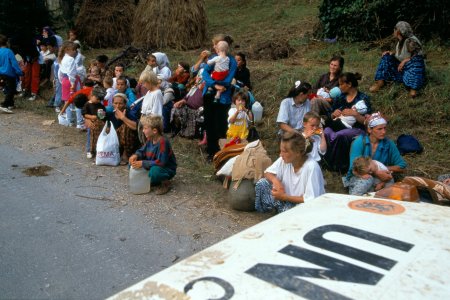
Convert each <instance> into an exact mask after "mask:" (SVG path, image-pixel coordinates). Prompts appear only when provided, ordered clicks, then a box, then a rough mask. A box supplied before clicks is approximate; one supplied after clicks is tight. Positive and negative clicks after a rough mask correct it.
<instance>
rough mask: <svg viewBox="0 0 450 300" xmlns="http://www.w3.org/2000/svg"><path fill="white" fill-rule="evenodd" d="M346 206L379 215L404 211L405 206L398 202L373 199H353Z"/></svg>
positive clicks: (396, 213) (397, 213)
mask: <svg viewBox="0 0 450 300" xmlns="http://www.w3.org/2000/svg"><path fill="white" fill-rule="evenodd" d="M348 207H350V208H351V209H354V210H361V211H367V212H371V213H375V214H380V215H399V214H402V213H403V212H404V211H405V207H403V206H401V205H400V204H397V203H393V202H389V201H385V200H375V199H361V200H354V201H351V202H350V203H349V204H348Z"/></svg>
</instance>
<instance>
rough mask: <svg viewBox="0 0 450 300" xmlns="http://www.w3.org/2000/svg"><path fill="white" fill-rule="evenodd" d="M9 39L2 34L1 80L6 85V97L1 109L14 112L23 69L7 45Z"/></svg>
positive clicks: (0, 44)
mask: <svg viewBox="0 0 450 300" xmlns="http://www.w3.org/2000/svg"><path fill="white" fill-rule="evenodd" d="M7 43H8V39H7V37H6V36H4V35H2V34H0V81H2V86H3V87H4V90H3V91H4V93H5V99H4V101H3V102H2V103H1V105H0V110H1V111H2V112H5V113H9V114H12V113H13V112H12V110H11V109H12V108H13V107H14V94H15V93H16V79H17V77H19V76H22V75H23V73H22V70H21V69H20V67H19V64H18V63H17V60H16V58H15V57H14V53H13V52H12V51H11V49H9V48H8V47H7Z"/></svg>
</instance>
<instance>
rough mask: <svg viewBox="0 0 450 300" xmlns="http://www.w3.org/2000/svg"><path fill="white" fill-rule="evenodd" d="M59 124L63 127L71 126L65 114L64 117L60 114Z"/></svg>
mask: <svg viewBox="0 0 450 300" xmlns="http://www.w3.org/2000/svg"><path fill="white" fill-rule="evenodd" d="M69 109H70V108H69ZM58 124H59V125H62V126H69V125H70V122H69V119H67V116H66V115H65V114H64V115H63V114H59V115H58Z"/></svg>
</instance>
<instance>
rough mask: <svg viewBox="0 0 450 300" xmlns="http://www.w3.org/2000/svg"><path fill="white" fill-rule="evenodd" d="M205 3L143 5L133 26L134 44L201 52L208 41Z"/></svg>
mask: <svg viewBox="0 0 450 300" xmlns="http://www.w3.org/2000/svg"><path fill="white" fill-rule="evenodd" d="M206 24H207V19H206V13H205V3H204V1H199V0H159V1H156V0H143V1H140V2H139V4H138V6H137V8H136V14H135V16H134V22H133V28H134V33H133V44H134V45H137V46H139V47H145V48H156V49H161V48H164V47H169V48H174V49H177V50H187V49H194V48H199V47H200V46H202V45H203V42H204V41H205V39H206Z"/></svg>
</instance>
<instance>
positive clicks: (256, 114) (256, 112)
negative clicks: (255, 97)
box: [252, 101, 263, 124]
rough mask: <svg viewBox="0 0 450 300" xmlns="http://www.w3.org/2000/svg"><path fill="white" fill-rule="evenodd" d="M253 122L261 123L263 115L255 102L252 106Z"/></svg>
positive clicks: (260, 107) (259, 104) (259, 106)
mask: <svg viewBox="0 0 450 300" xmlns="http://www.w3.org/2000/svg"><path fill="white" fill-rule="evenodd" d="M252 113H253V121H254V122H255V124H256V123H259V122H261V120H262V115H263V107H262V105H261V103H259V102H258V101H255V103H253V105H252Z"/></svg>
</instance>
